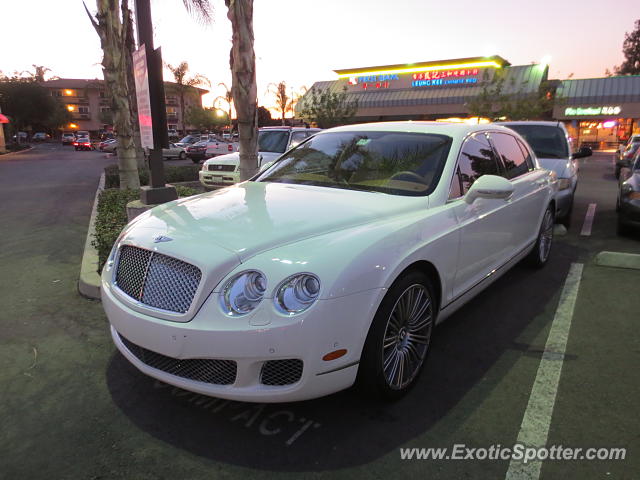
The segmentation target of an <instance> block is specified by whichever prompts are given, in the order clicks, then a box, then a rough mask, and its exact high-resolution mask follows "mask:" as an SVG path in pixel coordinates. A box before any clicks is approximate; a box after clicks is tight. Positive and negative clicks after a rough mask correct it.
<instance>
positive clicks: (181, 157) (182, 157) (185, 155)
mask: <svg viewBox="0 0 640 480" xmlns="http://www.w3.org/2000/svg"><path fill="white" fill-rule="evenodd" d="M178 158H179V159H180V160H184V159H185V158H187V154H186V153H184V152H180V155H178Z"/></svg>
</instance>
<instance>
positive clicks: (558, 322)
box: [505, 263, 583, 480]
mask: <svg viewBox="0 0 640 480" xmlns="http://www.w3.org/2000/svg"><path fill="white" fill-rule="evenodd" d="M582 267H583V265H582V264H581V263H572V264H571V268H570V269H569V274H568V275H567V279H566V280H565V282H564V288H563V289H562V293H561V295H560V302H559V303H558V308H557V309H556V314H555V316H554V317H553V322H552V324H551V329H550V330H549V337H548V338H547V344H546V345H545V347H544V353H543V354H542V359H541V360H540V365H539V367H538V373H537V375H536V379H535V380H534V382H533V387H532V388H531V395H530V396H529V403H528V404H527V409H526V410H525V412H524V417H523V418H522V425H521V426H520V432H519V433H518V440H517V443H520V444H523V445H525V446H526V447H534V448H539V447H545V446H546V444H547V437H548V436H549V426H550V425H551V416H552V414H553V407H554V405H555V402H556V394H557V393H558V385H559V383H560V373H561V372H562V363H563V360H564V353H565V351H566V348H567V340H568V338H569V330H570V329H571V320H572V318H573V309H574V307H575V304H576V298H577V296H578V288H579V287H580V279H581V277H582ZM541 467H542V462H541V461H537V460H536V461H530V462H528V463H523V462H522V461H516V460H513V459H512V460H511V462H509V468H508V470H507V475H506V477H505V479H506V480H524V479H526V480H537V479H538V478H539V477H540V468H541Z"/></svg>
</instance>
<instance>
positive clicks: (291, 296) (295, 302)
mask: <svg viewBox="0 0 640 480" xmlns="http://www.w3.org/2000/svg"><path fill="white" fill-rule="evenodd" d="M319 294H320V280H319V279H318V277H316V276H315V275H313V274H311V273H297V274H296V275H292V276H290V277H289V278H287V279H285V280H284V281H283V282H282V283H281V284H280V285H279V286H278V288H277V289H276V294H275V296H274V298H273V301H274V303H275V305H276V308H277V309H278V310H280V311H281V312H282V313H286V314H289V315H294V314H296V313H300V312H303V311H305V310H306V309H307V308H309V307H310V306H311V305H313V302H315V301H316V300H317V299H318V295H319Z"/></svg>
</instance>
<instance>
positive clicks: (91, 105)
mask: <svg viewBox="0 0 640 480" xmlns="http://www.w3.org/2000/svg"><path fill="white" fill-rule="evenodd" d="M42 85H43V86H44V87H45V88H47V89H48V90H49V91H50V92H51V95H52V96H54V97H56V98H57V99H58V100H59V101H60V102H61V103H62V104H63V105H64V106H65V108H66V109H67V110H69V112H71V122H70V123H69V125H66V126H65V127H64V130H68V131H74V130H88V131H90V132H92V133H98V132H100V131H103V130H107V129H109V128H110V127H111V119H110V118H111V115H110V110H111V107H110V103H111V102H110V100H109V98H108V97H107V94H106V91H105V85H104V80H99V79H94V80H89V79H79V78H59V79H56V80H49V81H46V82H43V83H42ZM164 89H165V102H166V107H167V128H168V129H175V130H179V131H185V130H193V129H195V127H194V126H193V125H184V123H183V119H182V112H181V111H180V87H179V85H177V84H176V83H172V82H165V83H164ZM206 93H208V91H207V90H204V89H202V88H196V87H186V90H185V92H184V111H185V113H186V112H187V111H188V110H189V107H191V106H198V107H201V106H202V96H203V95H204V94H206Z"/></svg>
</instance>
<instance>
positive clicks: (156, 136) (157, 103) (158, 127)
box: [135, 0, 178, 205]
mask: <svg viewBox="0 0 640 480" xmlns="http://www.w3.org/2000/svg"><path fill="white" fill-rule="evenodd" d="M135 5H136V22H137V27H138V46H139V47H142V46H143V45H144V46H145V50H146V55H147V71H148V75H149V100H150V106H151V123H152V131H153V148H150V149H149V171H150V177H151V178H150V183H151V185H150V186H148V187H147V186H143V187H141V193H140V200H141V201H142V203H144V204H145V205H154V204H159V203H165V202H169V201H171V200H175V199H176V198H178V193H177V192H176V189H175V187H173V186H171V185H166V184H165V176H164V165H163V163H162V149H163V148H167V147H168V146H169V136H168V133H167V110H166V106H165V99H164V81H163V79H162V54H161V51H160V48H158V49H154V48H153V25H152V22H151V4H150V0H135Z"/></svg>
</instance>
